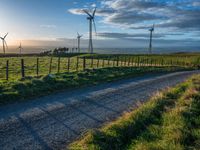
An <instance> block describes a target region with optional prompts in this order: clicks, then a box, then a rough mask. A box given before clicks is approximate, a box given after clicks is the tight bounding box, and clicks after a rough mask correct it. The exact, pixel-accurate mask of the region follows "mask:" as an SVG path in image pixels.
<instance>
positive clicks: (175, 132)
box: [69, 75, 200, 150]
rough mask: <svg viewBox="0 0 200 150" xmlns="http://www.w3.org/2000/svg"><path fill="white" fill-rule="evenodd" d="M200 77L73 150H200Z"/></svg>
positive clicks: (87, 136) (156, 98)
mask: <svg viewBox="0 0 200 150" xmlns="http://www.w3.org/2000/svg"><path fill="white" fill-rule="evenodd" d="M199 108H200V75H196V76H193V77H192V78H190V79H189V80H187V81H186V82H185V83H182V84H180V85H178V86H176V87H174V88H171V89H168V90H166V91H163V92H160V93H157V94H156V95H155V96H154V97H153V98H151V99H150V100H149V101H148V102H146V103H144V104H141V105H140V106H139V107H138V108H137V109H136V110H134V111H132V112H128V113H125V114H124V115H123V116H122V117H120V118H119V119H117V120H116V121H113V122H110V123H107V124H106V125H104V126H103V127H102V128H100V129H96V130H94V131H90V132H88V133H87V134H85V135H83V137H82V138H81V139H79V140H77V141H75V142H74V143H72V144H71V145H70V148H69V149H71V150H74V149H76V150H110V149H116V150H186V149H187V150H190V149H191V150H197V149H200V110H199Z"/></svg>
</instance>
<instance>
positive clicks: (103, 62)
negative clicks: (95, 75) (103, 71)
mask: <svg viewBox="0 0 200 150" xmlns="http://www.w3.org/2000/svg"><path fill="white" fill-rule="evenodd" d="M104 65H105V60H104V58H103V64H102V67H103V68H104Z"/></svg>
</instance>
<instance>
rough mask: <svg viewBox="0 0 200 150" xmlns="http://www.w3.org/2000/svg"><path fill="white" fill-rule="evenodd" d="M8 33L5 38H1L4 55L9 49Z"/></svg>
mask: <svg viewBox="0 0 200 150" xmlns="http://www.w3.org/2000/svg"><path fill="white" fill-rule="evenodd" d="M7 35H8V33H7V34H6V35H5V36H4V37H0V39H1V40H2V43H3V53H4V55H5V54H6V49H8V45H7V43H6V40H5V39H6V37H7Z"/></svg>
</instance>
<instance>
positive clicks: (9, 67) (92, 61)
mask: <svg viewBox="0 0 200 150" xmlns="http://www.w3.org/2000/svg"><path fill="white" fill-rule="evenodd" d="M70 56H71V55H69V57H56V56H52V57H50V56H43V57H41V56H38V57H37V56H32V57H27V56H25V57H1V58H0V81H2V80H5V79H6V78H9V80H17V79H20V78H21V77H22V76H21V74H22V66H21V60H22V59H23V61H24V69H23V70H24V74H25V76H28V77H30V76H32V77H35V76H44V75H47V74H56V73H64V72H75V71H82V70H84V69H93V68H96V69H97V68H106V67H126V66H132V67H138V66H154V67H156V66H181V67H186V68H192V67H197V65H199V64H200V54H174V55H104V54H94V55H87V54H82V55H78V56H73V55H72V56H71V57H70ZM83 58H85V60H84V59H83ZM84 61H85V62H84ZM7 63H8V64H7ZM84 63H85V64H84ZM6 72H8V75H6ZM6 76H7V77H6Z"/></svg>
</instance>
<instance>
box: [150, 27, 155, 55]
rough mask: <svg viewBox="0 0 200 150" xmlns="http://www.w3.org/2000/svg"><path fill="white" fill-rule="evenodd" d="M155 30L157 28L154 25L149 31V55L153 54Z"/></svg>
mask: <svg viewBox="0 0 200 150" xmlns="http://www.w3.org/2000/svg"><path fill="white" fill-rule="evenodd" d="M154 28H155V27H154V24H153V27H152V28H150V29H149V31H150V42H149V54H152V38H153V32H154Z"/></svg>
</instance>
